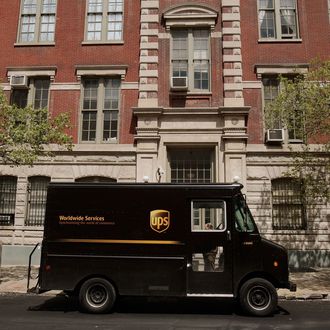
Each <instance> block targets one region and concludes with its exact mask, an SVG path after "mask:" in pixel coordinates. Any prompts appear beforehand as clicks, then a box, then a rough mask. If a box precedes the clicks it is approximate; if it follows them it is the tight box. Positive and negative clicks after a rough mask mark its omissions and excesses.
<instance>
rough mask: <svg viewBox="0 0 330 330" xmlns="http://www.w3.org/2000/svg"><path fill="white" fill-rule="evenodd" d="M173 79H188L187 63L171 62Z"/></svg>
mask: <svg viewBox="0 0 330 330" xmlns="http://www.w3.org/2000/svg"><path fill="white" fill-rule="evenodd" d="M172 69H173V74H172V76H173V77H188V61H176V60H175V61H173V63H172Z"/></svg>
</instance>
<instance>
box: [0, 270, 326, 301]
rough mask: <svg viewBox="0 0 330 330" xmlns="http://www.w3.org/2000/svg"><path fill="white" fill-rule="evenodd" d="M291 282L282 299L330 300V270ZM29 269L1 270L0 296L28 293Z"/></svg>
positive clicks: (293, 274)
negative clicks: (292, 286)
mask: <svg viewBox="0 0 330 330" xmlns="http://www.w3.org/2000/svg"><path fill="white" fill-rule="evenodd" d="M31 275H32V278H33V279H32V280H30V288H31V287H33V286H34V285H35V284H36V281H37V280H36V278H37V276H38V268H37V267H33V268H32V272H31ZM290 280H291V281H292V282H294V283H296V284H297V291H296V292H290V291H289V290H285V289H280V290H278V295H279V298H280V299H288V300H291V299H298V300H306V299H330V268H314V269H312V270H310V271H306V272H291V274H290ZM26 289H27V267H24V266H17V267H6V266H3V267H1V268H0V294H13V293H26ZM57 293H58V291H50V292H49V293H47V294H48V295H49V294H50V295H52V294H53V295H56V294H57Z"/></svg>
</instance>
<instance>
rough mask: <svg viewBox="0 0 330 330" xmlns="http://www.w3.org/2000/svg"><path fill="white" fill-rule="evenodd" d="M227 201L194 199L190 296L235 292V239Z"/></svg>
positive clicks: (188, 268) (189, 277)
mask: <svg viewBox="0 0 330 330" xmlns="http://www.w3.org/2000/svg"><path fill="white" fill-rule="evenodd" d="M226 204H227V203H226V201H225V200H220V199H219V200H192V201H191V240H190V248H189V255H188V265H187V295H188V296H205V295H207V296H218V297H231V296H232V293H233V289H232V288H233V285H232V241H231V231H230V230H231V228H230V225H229V221H227V212H226Z"/></svg>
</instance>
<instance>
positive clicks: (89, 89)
mask: <svg viewBox="0 0 330 330" xmlns="http://www.w3.org/2000/svg"><path fill="white" fill-rule="evenodd" d="M98 86H99V83H98V80H86V81H85V82H84V102H83V109H86V110H88V109H97V90H98Z"/></svg>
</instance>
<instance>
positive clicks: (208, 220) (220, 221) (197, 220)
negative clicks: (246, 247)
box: [191, 201, 226, 231]
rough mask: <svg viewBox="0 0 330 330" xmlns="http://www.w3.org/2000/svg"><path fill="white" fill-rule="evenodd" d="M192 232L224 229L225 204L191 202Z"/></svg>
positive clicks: (218, 202) (221, 202)
mask: <svg viewBox="0 0 330 330" xmlns="http://www.w3.org/2000/svg"><path fill="white" fill-rule="evenodd" d="M191 217H192V231H215V230H222V231H223V230H225V229H226V203H225V202H224V201H193V202H192V215H191Z"/></svg>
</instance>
